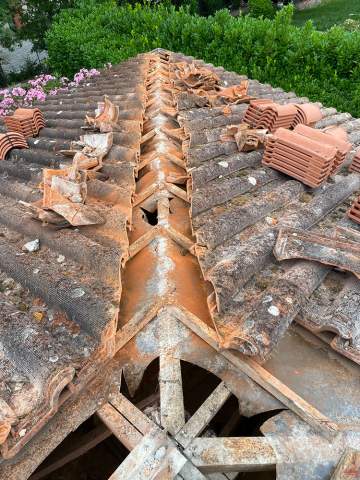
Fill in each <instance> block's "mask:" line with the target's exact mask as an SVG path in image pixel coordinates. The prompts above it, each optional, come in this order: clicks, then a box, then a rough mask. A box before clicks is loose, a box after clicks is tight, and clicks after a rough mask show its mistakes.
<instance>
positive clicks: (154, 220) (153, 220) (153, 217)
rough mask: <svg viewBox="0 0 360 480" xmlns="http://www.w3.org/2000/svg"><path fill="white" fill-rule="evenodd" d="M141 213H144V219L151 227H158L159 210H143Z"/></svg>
mask: <svg viewBox="0 0 360 480" xmlns="http://www.w3.org/2000/svg"><path fill="white" fill-rule="evenodd" d="M140 209H141V211H142V212H143V214H144V215H143V219H144V220H145V221H146V222H147V223H148V224H150V225H157V224H158V211H157V209H156V210H154V211H153V212H150V211H149V210H146V209H145V208H141V207H140Z"/></svg>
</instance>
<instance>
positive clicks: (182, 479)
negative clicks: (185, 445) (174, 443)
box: [175, 462, 206, 480]
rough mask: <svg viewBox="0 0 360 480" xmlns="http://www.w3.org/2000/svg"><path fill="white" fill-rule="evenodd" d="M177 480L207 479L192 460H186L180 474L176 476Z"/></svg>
mask: <svg viewBox="0 0 360 480" xmlns="http://www.w3.org/2000/svg"><path fill="white" fill-rule="evenodd" d="M175 479H176V480H206V477H205V475H203V474H202V473H201V472H200V470H198V469H197V468H196V467H194V465H193V464H192V463H191V462H186V463H185V465H184V466H183V468H182V469H181V470H180V473H179V475H177V476H176V477H175Z"/></svg>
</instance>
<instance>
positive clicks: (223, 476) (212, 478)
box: [207, 472, 238, 480]
mask: <svg viewBox="0 0 360 480" xmlns="http://www.w3.org/2000/svg"><path fill="white" fill-rule="evenodd" d="M237 476H238V472H227V473H209V475H207V478H208V479H209V480H234V479H235V478H236V477H237Z"/></svg>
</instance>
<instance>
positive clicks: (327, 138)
mask: <svg viewBox="0 0 360 480" xmlns="http://www.w3.org/2000/svg"><path fill="white" fill-rule="evenodd" d="M294 132H296V133H298V134H299V135H303V136H304V137H307V138H312V139H313V140H315V141H317V142H320V143H324V144H326V145H331V146H333V147H335V148H336V149H337V154H336V157H335V160H334V164H333V166H332V169H331V172H330V175H334V174H335V173H337V172H338V171H339V170H340V169H341V167H342V165H343V163H344V162H345V159H346V155H347V154H348V153H349V152H350V150H351V143H349V142H348V141H347V133H346V131H345V130H344V129H342V128H329V129H327V130H323V131H321V130H316V129H315V128H311V127H308V126H306V125H297V126H296V127H295V129H294Z"/></svg>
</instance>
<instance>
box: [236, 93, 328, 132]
mask: <svg viewBox="0 0 360 480" xmlns="http://www.w3.org/2000/svg"><path fill="white" fill-rule="evenodd" d="M321 118H322V113H321V110H320V109H319V107H317V106H316V105H314V104H313V103H305V104H301V105H297V104H285V105H279V104H277V103H275V102H274V101H273V100H270V99H256V100H250V105H249V107H248V109H247V111H246V112H245V115H244V122H245V123H247V124H249V125H250V126H251V127H253V128H265V129H267V130H269V132H275V131H276V130H277V129H278V128H280V127H282V128H294V127H295V126H296V125H298V124H305V125H315V123H316V122H317V121H319V120H321Z"/></svg>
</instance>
